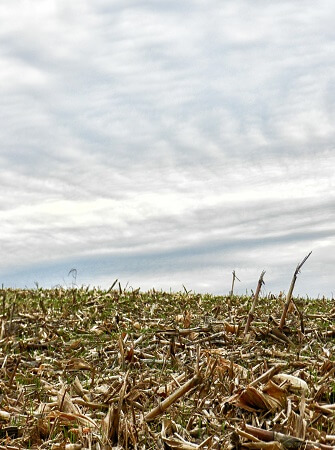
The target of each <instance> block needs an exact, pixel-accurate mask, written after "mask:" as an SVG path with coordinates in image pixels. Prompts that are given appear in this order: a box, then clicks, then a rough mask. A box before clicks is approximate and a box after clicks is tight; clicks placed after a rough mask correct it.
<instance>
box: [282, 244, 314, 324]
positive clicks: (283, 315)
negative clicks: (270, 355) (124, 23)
mask: <svg viewBox="0 0 335 450" xmlns="http://www.w3.org/2000/svg"><path fill="white" fill-rule="evenodd" d="M311 254H312V252H309V253H308V255H307V256H305V258H304V259H303V260H302V261H301V263H300V264H298V265H297V267H296V269H295V271H294V274H293V278H292V281H291V285H290V289H289V291H288V293H287V296H286V302H285V305H284V309H283V313H282V316H281V319H280V324H279V328H284V325H285V320H286V316H287V311H288V308H289V306H290V303H291V298H292V294H293V289H294V285H295V282H296V281H297V276H298V274H299V272H300V269H301V267H302V266H303V265H304V264H305V262H306V261H307V259H308V258H309V257H310V255H311Z"/></svg>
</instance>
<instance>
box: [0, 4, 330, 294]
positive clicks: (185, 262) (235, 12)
mask: <svg viewBox="0 0 335 450" xmlns="http://www.w3.org/2000/svg"><path fill="white" fill-rule="evenodd" d="M334 17H335V3H334V2H333V1H331V0H320V1H319V2H317V4H316V3H315V2H313V1H307V0H282V1H280V2H278V1H275V0H255V1H253V2H250V1H249V0H226V1H224V2H223V1H221V0H206V1H204V0H184V1H174V0H169V1H166V0H159V1H157V0H143V1H142V0H112V1H111V0H108V1H107V0H95V1H91V0H80V1H79V0H71V2H69V1H63V0H57V1H56V0H49V1H47V2H46V1H45V0H11V1H10V2H1V3H0V67H1V70H0V99H1V100H0V120H1V126H0V139H1V140H0V142H1V144H0V251H1V259H0V283H3V285H4V286H6V287H22V288H24V287H34V286H36V285H37V284H38V285H39V286H43V287H53V286H58V285H61V286H72V285H73V284H76V285H78V286H83V285H85V286H88V285H90V286H100V287H102V288H108V287H109V286H111V285H112V284H113V282H114V280H115V279H118V280H119V281H120V283H121V286H123V287H127V288H128V289H132V288H133V289H137V288H138V287H140V288H141V289H142V290H148V289H151V288H155V289H156V290H160V289H162V290H170V289H171V290H173V291H180V290H183V289H184V287H183V286H185V288H186V289H187V290H193V291H195V292H201V293H203V292H208V293H212V294H227V293H228V292H229V291H230V288H231V280H232V271H233V270H235V271H236V275H237V276H238V278H239V280H240V281H237V282H236V285H235V290H236V293H239V294H244V293H245V292H249V293H250V292H251V291H254V290H255V288H256V286H257V281H258V278H259V275H260V273H261V271H262V270H266V274H265V277H264V281H265V286H264V288H263V293H264V294H267V293H270V292H271V293H274V294H277V293H279V292H280V291H284V292H287V291H288V288H289V285H290V282H291V278H292V275H293V272H294V269H295V267H296V266H297V264H298V263H299V262H300V261H301V260H302V259H303V258H304V257H305V256H306V255H307V254H308V253H309V252H310V251H312V252H313V253H312V255H311V256H310V258H309V259H308V260H307V261H306V263H305V265H304V266H303V268H302V271H301V274H300V275H299V276H298V280H297V284H296V288H295V291H294V292H295V295H299V296H304V297H305V296H309V297H316V296H323V295H324V296H326V297H329V298H332V297H333V292H334V291H335V282H334V276H333V273H334V267H335V191H334V186H335V175H334V171H335V150H334V147H335V144H334V143H335V125H334V124H335V28H334ZM72 269H76V271H72V272H70V271H71V270H72Z"/></svg>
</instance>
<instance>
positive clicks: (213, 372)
mask: <svg viewBox="0 0 335 450" xmlns="http://www.w3.org/2000/svg"><path fill="white" fill-rule="evenodd" d="M254 299H255V298H254V297H252V296H250V297H249V296H234V295H230V296H211V295H197V294H194V293H192V292H187V291H186V290H185V291H184V292H179V293H166V292H157V291H154V290H152V291H149V292H145V293H144V292H143V293H142V292H140V291H139V290H136V291H135V290H123V289H122V288H121V286H119V288H118V289H115V288H114V287H113V288H111V289H110V290H108V291H102V290H99V289H89V288H75V287H73V288H70V289H64V288H56V289H52V290H44V289H39V288H36V289H34V290H28V289H27V290H12V289H3V290H2V291H1V301H0V308H2V310H1V329H0V351H1V354H0V364H1V381H0V388H1V409H0V449H1V448H3V449H5V448H6V449H21V448H34V449H37V448H40V449H43V448H45V449H47V448H48V449H49V448H51V449H110V448H119V449H127V448H128V449H222V448H232V449H246V448H267V449H290V448H291V449H293V448H294V449H297V448H305V449H314V448H322V449H331V448H335V381H334V373H335V357H334V352H335V303H334V301H333V300H328V299H324V298H322V299H315V300H311V299H308V300H303V299H294V298H293V299H292V301H291V302H290V304H289V307H288V309H287V313H286V316H285V320H284V321H282V320H281V319H282V316H283V311H284V310H285V307H286V303H287V302H286V299H285V297H283V296H281V295H279V296H276V297H275V296H268V297H265V298H261V297H260V298H259V299H258V302H257V303H256V302H254ZM250 311H251V312H250ZM281 322H283V323H284V325H283V323H281ZM247 323H248V326H246V325H247Z"/></svg>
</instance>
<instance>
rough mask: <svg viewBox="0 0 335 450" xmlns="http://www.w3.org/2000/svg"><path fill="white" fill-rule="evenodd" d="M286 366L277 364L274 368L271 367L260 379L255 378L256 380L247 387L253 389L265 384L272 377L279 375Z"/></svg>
mask: <svg viewBox="0 0 335 450" xmlns="http://www.w3.org/2000/svg"><path fill="white" fill-rule="evenodd" d="M285 365H286V364H282V363H278V364H276V365H275V366H273V367H271V369H269V370H268V371H267V372H265V373H263V374H262V375H261V376H260V377H258V378H256V380H254V381H252V382H251V383H249V386H252V387H255V386H257V385H258V384H260V383H266V382H267V381H269V380H270V379H271V378H272V377H274V376H275V375H276V374H277V373H279V372H280V371H281V370H282V369H283V367H285Z"/></svg>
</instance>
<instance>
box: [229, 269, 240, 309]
mask: <svg viewBox="0 0 335 450" xmlns="http://www.w3.org/2000/svg"><path fill="white" fill-rule="evenodd" d="M232 273H233V280H232V283H231V291H230V294H229V301H228V306H229V308H230V307H231V301H232V298H233V295H234V285H235V280H237V281H240V280H239V279H238V278H237V276H236V273H235V270H233V272H232Z"/></svg>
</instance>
